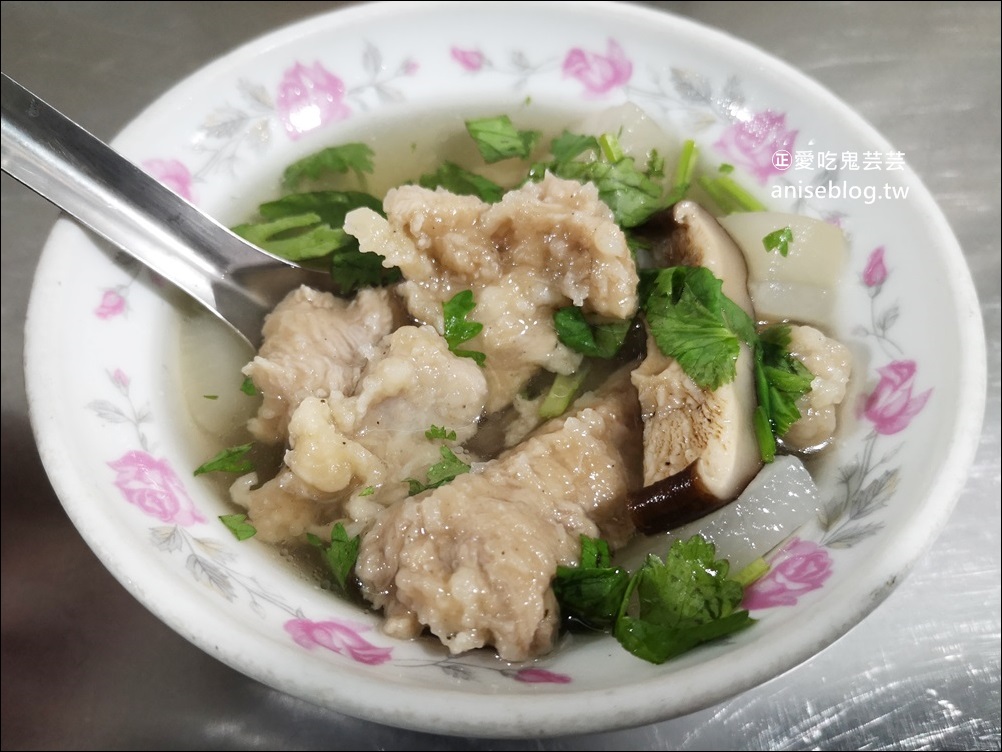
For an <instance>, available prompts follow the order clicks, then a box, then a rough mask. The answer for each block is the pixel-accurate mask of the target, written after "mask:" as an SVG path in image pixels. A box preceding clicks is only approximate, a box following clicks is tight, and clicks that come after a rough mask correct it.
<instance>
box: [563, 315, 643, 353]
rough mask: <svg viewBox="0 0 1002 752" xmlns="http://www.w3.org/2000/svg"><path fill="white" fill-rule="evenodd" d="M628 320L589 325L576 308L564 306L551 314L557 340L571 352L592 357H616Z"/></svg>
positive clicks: (628, 326) (626, 332) (623, 338)
mask: <svg viewBox="0 0 1002 752" xmlns="http://www.w3.org/2000/svg"><path fill="white" fill-rule="evenodd" d="M631 324H632V322H631V321H607V322H600V323H594V324H593V323H590V322H589V321H588V320H587V319H586V318H585V315H584V312H583V311H582V310H581V309H580V308H578V307H577V306H566V307H564V308H560V309H558V310H557V311H556V312H555V313H554V314H553V327H554V329H555V330H556V332H557V339H559V340H560V341H561V342H562V343H563V344H565V345H566V346H567V347H569V348H571V349H572V350H574V351H575V352H579V353H583V354H585V355H590V356H591V357H593V358H603V359H609V358H614V357H616V353H618V352H619V350H620V348H621V347H622V346H623V342H624V341H625V340H626V335H627V334H628V333H629V331H630V326H631Z"/></svg>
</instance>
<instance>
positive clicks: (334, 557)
mask: <svg viewBox="0 0 1002 752" xmlns="http://www.w3.org/2000/svg"><path fill="white" fill-rule="evenodd" d="M306 539H307V540H308V541H309V543H310V545H312V546H315V547H316V548H319V549H320V551H321V553H323V557H324V561H325V562H326V563H327V567H328V568H329V569H330V571H331V574H333V575H334V581H335V582H336V583H337V585H338V588H339V589H340V591H341V593H342V594H345V595H347V594H348V593H349V591H350V581H349V577H350V576H351V571H352V570H353V569H354V568H355V562H356V561H357V560H358V546H359V541H360V538H359V536H357V535H356V536H354V537H351V536H349V535H348V532H347V531H346V530H345V528H344V525H343V524H342V523H340V522H338V523H336V524H335V525H334V527H333V528H331V540H330V543H329V544H324V542H323V541H322V540H320V538H318V537H317V536H316V535H313V534H312V533H307V536H306Z"/></svg>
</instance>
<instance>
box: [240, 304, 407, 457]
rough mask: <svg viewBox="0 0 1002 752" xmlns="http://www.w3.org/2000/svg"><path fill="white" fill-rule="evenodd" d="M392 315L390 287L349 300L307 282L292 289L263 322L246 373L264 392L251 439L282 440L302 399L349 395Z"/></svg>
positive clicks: (389, 325) (390, 325) (389, 328)
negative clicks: (258, 345)
mask: <svg viewBox="0 0 1002 752" xmlns="http://www.w3.org/2000/svg"><path fill="white" fill-rule="evenodd" d="M395 318H396V317H395V306H394V304H393V299H392V297H391V293H389V292H387V291H386V290H362V291H361V292H359V294H358V295H357V296H356V297H355V299H354V300H352V301H350V302H349V301H347V300H343V299H341V298H336V297H334V296H333V295H331V294H330V293H326V292H318V291H317V290H313V289H311V288H309V287H301V288H299V289H298V290H294V291H293V292H291V293H289V295H288V296H287V297H286V298H285V300H283V301H282V302H281V303H279V304H278V306H276V308H275V310H274V311H272V312H271V314H269V316H268V318H267V319H266V320H265V324H264V330H263V333H264V342H263V344H262V345H261V349H260V350H259V351H258V354H257V355H256V356H255V357H254V359H253V360H252V361H251V362H250V363H248V364H247V365H246V366H245V367H244V371H243V372H244V374H245V375H246V376H249V377H250V378H251V379H252V380H253V381H254V385H255V386H256V387H257V389H258V391H259V392H261V394H262V396H263V401H262V403H261V407H260V408H259V409H258V413H257V416H255V418H253V419H252V420H251V421H250V423H249V424H248V428H249V429H250V431H251V433H252V434H254V437H255V438H256V439H258V440H259V441H263V442H267V443H271V444H277V443H280V442H282V441H285V439H286V437H287V435H288V427H289V419H290V418H291V417H292V413H293V412H294V411H295V410H296V408H297V407H299V404H300V403H301V402H302V401H303V400H304V399H306V398H307V397H319V398H326V397H330V396H331V395H334V394H350V393H351V391H352V389H354V387H355V384H356V383H357V382H358V379H359V376H360V374H361V372H362V369H363V367H364V366H365V364H366V362H367V361H368V360H369V359H370V358H371V357H373V356H374V355H375V354H376V352H377V350H378V346H379V343H380V341H381V340H382V339H383V337H385V336H386V335H387V334H389V333H390V332H391V331H392V330H393V328H394V326H395V324H396V323H397V322H396V321H395Z"/></svg>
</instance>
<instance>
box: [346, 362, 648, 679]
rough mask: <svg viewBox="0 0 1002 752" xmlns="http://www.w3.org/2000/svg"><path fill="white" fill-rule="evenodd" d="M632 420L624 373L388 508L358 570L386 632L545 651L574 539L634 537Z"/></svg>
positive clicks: (508, 653) (523, 653)
mask: <svg viewBox="0 0 1002 752" xmlns="http://www.w3.org/2000/svg"><path fill="white" fill-rule="evenodd" d="M639 421H640V417H639V412H638V406H637V396H636V392H635V390H634V389H633V387H632V385H631V384H630V382H629V375H628V372H627V371H622V372H621V373H620V374H619V376H618V378H615V379H614V380H613V382H612V384H611V385H607V386H606V387H603V388H602V390H601V391H600V392H598V393H593V394H589V395H585V396H583V397H582V398H581V399H580V400H579V401H578V403H577V404H576V405H575V407H574V408H573V411H572V412H571V413H570V414H568V415H566V416H563V417H561V418H556V419H554V420H552V421H549V422H548V423H546V424H544V425H543V426H541V427H540V429H539V430H538V431H537V432H536V433H534V434H533V435H532V436H531V437H530V438H528V439H526V440H525V441H524V442H522V443H521V444H519V445H518V446H517V447H515V448H513V449H511V450H508V451H507V452H505V453H504V454H502V455H501V456H499V457H498V458H497V459H495V460H493V461H490V462H487V463H485V464H484V465H483V466H482V467H480V468H477V469H475V471H474V472H470V473H467V474H465V475H460V476H458V477H456V478H455V479H454V480H452V481H451V482H450V483H449V484H447V485H445V486H442V487H440V488H437V489H434V490H431V491H427V492H425V493H423V494H421V495H418V496H413V497H411V498H408V499H406V500H404V501H403V502H401V503H399V504H396V505H394V506H392V507H389V508H388V509H386V510H385V511H384V512H383V513H382V514H381V515H380V516H379V517H378V519H377V520H376V523H375V524H374V525H373V527H372V529H371V530H370V531H368V532H367V533H366V534H364V535H363V537H362V541H361V546H360V551H359V556H358V563H357V566H356V573H357V575H358V577H359V580H360V581H361V583H362V589H363V594H364V595H365V596H366V598H367V599H368V600H369V601H371V602H372V603H373V605H375V606H376V607H378V608H382V609H383V611H384V614H385V616H386V619H385V622H384V630H385V631H386V632H387V633H388V634H391V635H394V636H397V637H403V638H412V637H416V636H417V635H419V634H420V633H421V632H422V631H423V630H424V628H425V627H427V628H428V629H429V630H430V631H431V632H432V633H433V634H434V635H436V636H437V637H438V638H439V639H440V640H441V641H442V642H443V644H445V645H446V646H447V647H448V648H449V650H450V651H451V652H452V653H461V652H463V651H466V650H470V649H473V648H479V647H483V646H487V645H493V646H494V647H495V649H496V650H497V652H498V655H499V656H500V657H501V658H503V659H504V660H509V661H522V660H525V659H527V658H530V657H532V656H534V655H539V654H542V653H545V652H547V651H548V650H550V649H551V648H552V646H553V644H554V640H555V637H556V634H557V631H558V628H559V609H558V606H557V602H556V599H555V596H554V595H553V591H552V589H551V580H552V579H553V576H554V574H555V573H556V568H557V566H558V565H560V564H566V565H573V564H576V563H577V560H578V557H579V556H580V535H582V534H584V535H588V536H592V537H602V538H605V539H606V540H608V541H609V543H610V545H611V546H612V547H617V546H620V545H622V544H624V543H625V542H626V541H627V540H628V538H629V537H630V535H631V534H632V532H633V528H632V524H631V523H630V520H629V516H628V514H627V512H626V508H625V501H626V496H627V493H628V492H629V491H630V490H631V489H633V488H635V487H636V486H637V485H638V481H639V477H640V464H641V457H640V453H641V447H640V439H639Z"/></svg>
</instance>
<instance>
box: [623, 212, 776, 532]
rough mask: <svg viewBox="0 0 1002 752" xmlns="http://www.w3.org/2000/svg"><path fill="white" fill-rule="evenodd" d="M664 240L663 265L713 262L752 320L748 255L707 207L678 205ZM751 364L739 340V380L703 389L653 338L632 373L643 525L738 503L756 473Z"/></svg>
mask: <svg viewBox="0 0 1002 752" xmlns="http://www.w3.org/2000/svg"><path fill="white" fill-rule="evenodd" d="M665 241H666V242H664V243H663V244H661V245H660V248H659V252H660V254H661V255H662V256H663V259H662V262H663V263H665V264H666V265H669V266H676V265H689V266H704V267H706V268H708V269H709V270H710V271H711V272H713V274H714V275H715V276H716V277H718V278H719V279H720V280H721V281H722V283H723V291H724V294H725V295H727V297H729V298H730V299H731V300H733V301H734V302H735V303H737V304H738V305H739V306H741V307H742V308H743V309H744V310H745V312H746V313H748V314H749V315H750V316H752V318H753V319H754V311H753V309H752V305H751V299H750V298H749V296H748V290H747V267H746V265H745V260H744V256H743V254H742V253H741V251H740V250H739V249H738V247H737V246H736V245H735V244H734V242H733V241H732V240H731V238H730V236H729V235H728V234H727V233H726V232H725V231H724V229H723V228H722V227H721V226H720V224H719V223H718V222H717V221H716V220H715V219H714V218H713V217H712V216H711V215H710V214H709V213H708V212H707V211H706V210H705V209H703V208H702V207H700V206H699V205H698V204H696V203H694V202H692V201H682V202H679V203H678V204H676V205H675V207H674V209H673V211H672V215H671V226H670V231H669V233H668V235H667V237H666V239H665ZM753 368H754V364H753V358H752V354H751V351H750V350H749V349H748V347H747V346H746V345H744V344H742V345H741V350H740V354H739V355H738V359H737V363H736V372H735V378H734V380H733V381H731V382H730V383H727V384H724V385H722V386H720V387H718V388H717V389H714V390H708V389H702V388H700V387H699V386H698V385H697V384H696V383H695V382H694V381H693V380H692V379H691V378H690V377H689V376H688V375H687V374H686V373H685V371H683V370H682V367H681V366H680V365H679V364H678V363H677V362H676V361H675V360H674V359H672V358H669V357H667V356H665V355H664V354H662V353H661V351H660V350H659V349H658V347H657V344H656V343H655V342H654V340H653V338H652V337H649V338H648V347H647V356H646V357H645V359H644V361H643V362H642V363H641V364H640V366H638V367H637V368H636V369H635V370H634V371H633V373H632V376H631V378H632V380H633V384H634V386H636V387H637V391H638V393H639V396H640V405H641V411H642V415H643V419H644V488H643V489H642V490H640V491H638V492H636V493H634V494H632V495H631V499H630V509H631V514H633V518H634V524H636V526H637V528H638V529H639V530H642V531H643V532H647V533H650V532H659V531H663V530H667V529H670V528H672V527H677V526H678V525H682V524H685V523H686V522H691V521H692V520H693V519H696V518H698V517H700V516H702V515H703V514H707V513H709V512H711V511H713V510H714V509H717V508H719V507H721V506H723V505H725V504H727V503H729V502H730V501H733V500H734V499H735V498H737V496H738V495H739V494H740V493H741V491H742V490H744V488H745V486H747V485H748V483H749V482H750V481H751V480H752V478H754V477H755V475H756V474H757V473H758V471H759V469H760V468H761V466H762V458H761V454H760V452H759V448H758V441H757V439H756V436H755V428H754V413H755V409H756V406H757V398H756V394H755V383H754V374H753Z"/></svg>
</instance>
